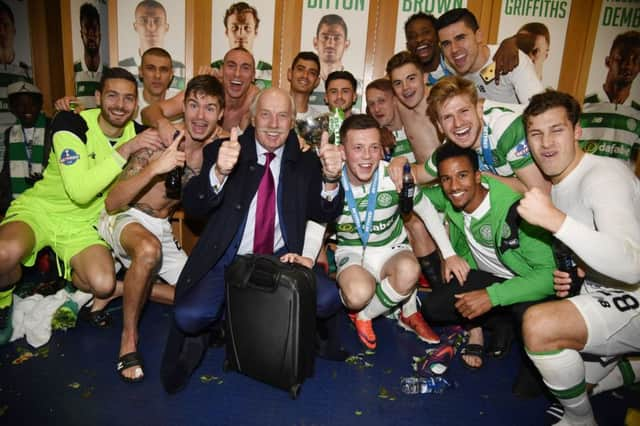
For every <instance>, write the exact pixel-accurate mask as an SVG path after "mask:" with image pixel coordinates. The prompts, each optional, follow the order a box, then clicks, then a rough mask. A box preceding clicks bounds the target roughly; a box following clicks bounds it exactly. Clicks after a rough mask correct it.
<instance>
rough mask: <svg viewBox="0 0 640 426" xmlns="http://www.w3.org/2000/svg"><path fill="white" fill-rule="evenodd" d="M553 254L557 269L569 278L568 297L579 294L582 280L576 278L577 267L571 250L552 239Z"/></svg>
mask: <svg viewBox="0 0 640 426" xmlns="http://www.w3.org/2000/svg"><path fill="white" fill-rule="evenodd" d="M553 254H554V255H555V257H556V263H557V265H558V269H559V270H561V271H563V272H567V273H569V276H570V277H571V287H570V288H569V296H568V297H572V296H576V295H578V294H580V288H581V287H582V283H583V282H584V278H580V277H579V276H578V265H577V264H576V260H575V258H574V256H573V252H572V251H571V249H570V248H569V247H567V246H566V245H565V244H564V243H562V241H560V240H557V239H554V240H553Z"/></svg>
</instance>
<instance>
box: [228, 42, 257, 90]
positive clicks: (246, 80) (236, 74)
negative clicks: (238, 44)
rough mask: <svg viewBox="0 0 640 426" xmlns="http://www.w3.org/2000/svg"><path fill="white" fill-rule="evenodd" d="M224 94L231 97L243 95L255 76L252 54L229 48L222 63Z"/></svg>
mask: <svg viewBox="0 0 640 426" xmlns="http://www.w3.org/2000/svg"><path fill="white" fill-rule="evenodd" d="M222 74H223V80H222V85H223V86H224V92H225V96H229V97H230V98H232V99H238V98H242V97H244V96H245V95H246V94H247V92H248V91H249V88H250V87H251V83H252V82H253V79H254V78H255V66H254V62H253V56H251V54H250V53H248V52H246V51H243V50H231V51H229V52H228V53H227V55H226V56H225V58H224V64H223V65H222Z"/></svg>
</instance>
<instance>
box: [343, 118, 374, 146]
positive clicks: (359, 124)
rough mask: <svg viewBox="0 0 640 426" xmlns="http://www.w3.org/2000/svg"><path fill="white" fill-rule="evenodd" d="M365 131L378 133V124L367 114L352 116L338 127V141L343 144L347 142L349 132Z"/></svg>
mask: <svg viewBox="0 0 640 426" xmlns="http://www.w3.org/2000/svg"><path fill="white" fill-rule="evenodd" d="M365 129H378V133H379V132H380V125H378V122H377V121H376V120H375V119H374V118H373V117H371V116H370V115H367V114H352V115H350V116H349V118H347V119H345V120H344V121H343V122H342V125H341V126H340V140H341V141H343V142H342V143H344V142H345V141H346V140H347V132H348V131H349V130H365Z"/></svg>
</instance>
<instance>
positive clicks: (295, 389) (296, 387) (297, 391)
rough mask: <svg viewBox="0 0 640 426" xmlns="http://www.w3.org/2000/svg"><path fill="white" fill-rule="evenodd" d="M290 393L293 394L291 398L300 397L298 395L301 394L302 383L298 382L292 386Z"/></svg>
mask: <svg viewBox="0 0 640 426" xmlns="http://www.w3.org/2000/svg"><path fill="white" fill-rule="evenodd" d="M289 395H291V399H296V398H298V395H300V385H299V384H297V383H296V384H295V385H293V386H291V389H289Z"/></svg>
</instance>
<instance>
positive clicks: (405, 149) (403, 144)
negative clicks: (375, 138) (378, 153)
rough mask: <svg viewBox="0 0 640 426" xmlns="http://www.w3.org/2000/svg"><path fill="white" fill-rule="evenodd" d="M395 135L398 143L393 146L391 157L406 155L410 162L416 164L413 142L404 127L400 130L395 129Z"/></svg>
mask: <svg viewBox="0 0 640 426" xmlns="http://www.w3.org/2000/svg"><path fill="white" fill-rule="evenodd" d="M392 133H393V137H394V138H395V139H396V145H395V147H394V148H393V152H392V153H391V157H392V158H395V157H405V158H406V159H407V161H409V163H411V164H414V163H415V162H416V156H415V155H414V154H413V149H412V148H411V143H410V142H409V138H408V137H407V134H406V133H405V132H404V127H403V128H402V129H400V130H394V131H393V132H392Z"/></svg>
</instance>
